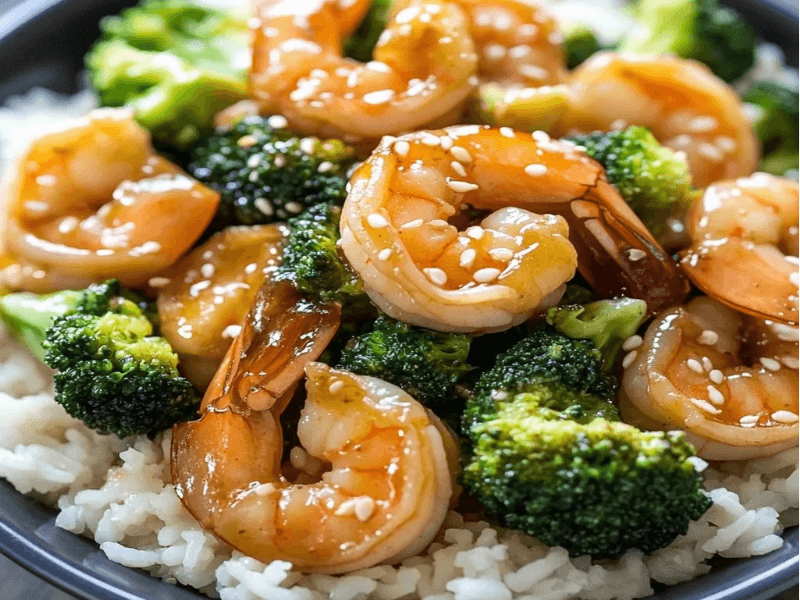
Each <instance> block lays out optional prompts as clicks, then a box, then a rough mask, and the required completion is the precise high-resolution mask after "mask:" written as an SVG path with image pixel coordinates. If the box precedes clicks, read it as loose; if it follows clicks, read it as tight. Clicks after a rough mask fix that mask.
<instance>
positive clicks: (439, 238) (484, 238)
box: [341, 125, 688, 331]
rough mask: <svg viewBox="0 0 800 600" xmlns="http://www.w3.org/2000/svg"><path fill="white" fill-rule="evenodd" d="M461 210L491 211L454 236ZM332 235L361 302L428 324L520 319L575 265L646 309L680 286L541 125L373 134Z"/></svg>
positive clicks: (595, 173) (616, 205) (670, 300)
mask: <svg viewBox="0 0 800 600" xmlns="http://www.w3.org/2000/svg"><path fill="white" fill-rule="evenodd" d="M467 205H469V206H472V207H475V208H478V209H487V210H494V211H495V212H494V213H492V214H490V215H489V216H488V217H486V218H485V219H483V221H482V223H481V224H480V225H472V226H470V227H467V228H466V229H465V230H463V231H459V229H457V228H456V227H455V226H454V225H453V224H451V223H449V222H448V219H451V220H452V221H453V222H454V223H457V222H458V221H457V219H459V218H460V219H464V218H465V217H464V216H463V215H458V213H459V212H460V211H461V210H462V209H463V208H464V207H465V206H467ZM529 211H537V212H540V213H550V214H544V215H540V214H534V213H533V212H529ZM555 215H558V216H555ZM567 224H569V227H568V226H567ZM341 230H342V250H343V251H344V253H345V255H346V257H347V259H348V260H349V261H350V263H351V264H352V266H353V267H354V268H355V269H356V271H357V272H358V273H359V274H360V275H361V277H362V278H363V280H364V286H365V289H366V291H367V293H368V294H369V295H370V297H371V298H372V300H373V301H374V302H375V303H376V304H377V305H378V306H379V307H380V308H381V309H382V310H383V311H385V312H387V313H388V314H389V315H391V316H392V317H394V318H397V319H401V320H403V321H406V322H409V323H413V324H415V325H422V326H425V327H429V328H432V329H439V330H442V331H496V330H502V329H505V328H507V327H510V326H511V325H514V324H516V323H520V322H522V321H524V320H526V319H527V318H529V317H530V316H531V315H532V314H533V313H535V312H536V311H537V310H540V309H542V308H544V307H546V306H549V305H551V304H553V303H554V302H557V301H558V299H559V298H560V296H561V293H562V291H563V284H564V282H566V281H568V280H569V279H571V278H572V276H573V274H574V272H575V268H576V264H577V265H578V266H579V268H580V269H581V273H582V274H583V275H584V276H585V277H586V278H587V279H588V280H589V281H590V283H591V284H592V285H593V286H594V287H595V288H596V289H597V290H598V291H599V292H600V293H602V294H603V295H606V296H612V295H615V294H620V293H625V294H627V295H629V296H634V297H637V298H643V299H645V300H647V301H648V303H649V305H650V307H651V310H660V308H663V307H664V306H669V305H670V304H674V303H675V302H680V301H681V300H682V299H683V298H684V297H685V295H686V293H687V292H688V284H687V282H686V280H685V279H684V278H683V276H682V275H681V274H680V272H679V269H678V268H677V265H675V264H674V263H673V262H672V260H671V259H670V258H669V257H668V256H666V255H665V254H664V252H663V251H662V250H661V249H660V247H659V246H658V244H657V243H656V241H655V240H654V239H653V237H652V236H651V235H650V233H649V232H648V231H647V229H646V228H645V227H644V225H642V223H641V222H640V221H639V219H638V218H637V217H636V216H635V215H634V214H633V212H632V211H631V210H630V208H629V207H628V205H627V204H626V203H625V201H624V200H622V198H621V197H620V196H619V194H618V193H617V192H616V190H615V189H614V188H613V186H611V185H610V184H609V183H608V181H607V180H606V178H605V172H604V171H603V168H602V167H601V166H600V165H599V164H598V163H597V162H595V161H593V160H591V159H590V158H588V157H587V156H586V155H585V154H583V153H582V152H580V151H579V150H577V149H576V147H575V146H574V145H572V144H570V143H567V142H558V141H553V140H551V139H550V138H549V137H548V136H547V134H545V133H543V132H541V131H537V132H535V133H534V134H533V135H530V134H522V133H515V132H513V131H511V130H510V129H507V128H501V129H499V130H498V129H489V128H488V127H480V126H477V125H468V126H459V127H451V128H448V129H445V130H441V131H429V132H419V133H414V134H410V135H406V136H403V137H400V138H396V139H395V138H392V139H384V141H383V142H382V144H381V145H380V146H379V147H378V148H377V150H376V151H375V152H374V153H373V154H372V156H371V157H370V158H369V159H368V160H367V161H365V162H364V163H363V164H362V165H361V166H360V167H359V168H358V170H357V171H356V172H355V173H354V175H353V177H352V179H351V181H350V192H349V194H348V197H347V200H346V201H345V204H344V209H343V211H342V220H341ZM567 236H569V240H571V241H572V243H570V241H569V240H568V239H567ZM573 245H574V247H573ZM576 250H577V253H576Z"/></svg>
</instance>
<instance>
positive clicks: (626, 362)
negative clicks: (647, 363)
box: [622, 350, 638, 369]
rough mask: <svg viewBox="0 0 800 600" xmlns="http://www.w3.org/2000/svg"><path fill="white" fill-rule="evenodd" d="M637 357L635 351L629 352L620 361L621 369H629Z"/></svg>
mask: <svg viewBox="0 0 800 600" xmlns="http://www.w3.org/2000/svg"><path fill="white" fill-rule="evenodd" d="M637 356H638V352H636V350H631V351H630V352H628V353H627V354H626V355H625V358H623V359H622V368H623V369H627V368H628V367H630V366H631V365H632V364H633V361H635V360H636V357H637Z"/></svg>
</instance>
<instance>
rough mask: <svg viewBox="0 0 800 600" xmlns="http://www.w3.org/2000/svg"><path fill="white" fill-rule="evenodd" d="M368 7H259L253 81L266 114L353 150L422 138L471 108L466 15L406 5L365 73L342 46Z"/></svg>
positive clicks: (273, 3) (274, 1) (430, 4)
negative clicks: (369, 142) (422, 132)
mask: <svg viewBox="0 0 800 600" xmlns="http://www.w3.org/2000/svg"><path fill="white" fill-rule="evenodd" d="M368 7H369V1H368V0H355V1H353V2H338V1H337V0H305V1H304V0H266V1H263V2H261V3H260V4H259V7H258V11H257V14H258V18H257V20H256V22H257V25H256V28H255V42H254V47H253V62H252V70H251V77H250V84H251V90H252V95H253V97H254V99H255V100H256V101H257V102H258V103H259V105H260V110H261V112H262V113H273V112H275V113H280V114H281V115H283V116H285V117H286V118H287V119H288V120H289V122H290V124H291V126H292V128H294V129H295V130H297V131H300V132H302V133H305V134H314V135H320V136H325V137H343V138H345V139H346V140H347V141H355V140H357V139H359V138H368V139H378V138H380V137H381V136H382V135H384V134H391V133H399V132H402V131H408V130H412V129H417V128H419V127H420V126H422V125H424V124H425V123H429V122H431V121H434V120H436V119H438V118H439V117H441V116H442V115H445V114H448V113H451V112H452V111H453V109H458V108H459V107H460V106H461V105H463V103H464V102H465V101H466V99H467V96H468V95H469V93H470V92H471V91H472V89H473V87H474V86H475V84H476V83H477V79H476V77H475V74H476V71H477V56H476V54H475V47H474V45H473V43H472V37H471V36H470V34H469V27H468V24H467V19H466V17H465V15H464V12H463V11H462V10H461V9H460V8H459V7H458V6H457V5H455V4H453V3H451V2H443V1H441V0H408V1H407V2H403V3H402V4H401V5H400V6H399V7H398V9H399V10H396V11H395V12H394V14H393V16H392V18H391V20H390V22H389V24H388V25H387V27H386V29H385V30H384V32H383V34H382V35H381V37H380V39H379V41H378V45H377V46H376V48H375V51H374V59H373V60H372V61H370V62H369V63H366V64H362V63H359V62H357V61H354V60H352V59H349V58H344V57H342V42H343V40H344V38H345V37H346V36H347V35H348V34H349V33H350V32H351V31H352V30H354V29H355V28H356V27H357V26H358V24H359V21H360V20H361V18H362V17H363V16H364V14H365V12H366V10H367V9H368Z"/></svg>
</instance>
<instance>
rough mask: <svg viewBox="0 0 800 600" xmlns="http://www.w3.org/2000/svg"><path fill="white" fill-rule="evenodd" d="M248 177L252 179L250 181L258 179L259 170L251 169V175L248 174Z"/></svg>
mask: <svg viewBox="0 0 800 600" xmlns="http://www.w3.org/2000/svg"><path fill="white" fill-rule="evenodd" d="M247 179H249V180H250V183H255V182H256V181H258V171H250V175H248V176H247Z"/></svg>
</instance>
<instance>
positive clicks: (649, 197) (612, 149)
mask: <svg viewBox="0 0 800 600" xmlns="http://www.w3.org/2000/svg"><path fill="white" fill-rule="evenodd" d="M570 139H571V140H572V141H573V142H575V143H576V144H578V145H579V146H582V147H584V148H585V149H586V153H587V154H588V155H589V156H591V157H592V158H594V159H595V160H597V161H598V162H600V163H601V164H602V165H603V167H605V170H606V173H607V174H608V179H609V181H610V182H611V183H612V184H614V186H615V187H616V188H617V190H619V193H620V195H621V196H622V197H623V198H624V199H625V201H626V202H627V203H628V204H629V205H630V207H631V208H632V209H633V211H634V212H635V213H636V214H637V215H638V216H639V218H640V219H642V221H643V222H644V223H645V224H646V225H647V226H648V228H649V229H650V231H652V232H653V233H654V234H655V235H656V237H658V236H659V235H660V234H661V233H662V232H663V231H664V228H665V224H666V220H667V218H668V217H670V216H673V215H679V214H680V213H681V212H682V211H683V210H684V209H686V208H687V207H688V206H689V205H690V204H691V202H692V200H693V199H694V196H695V193H696V192H695V191H694V190H693V189H692V178H691V175H690V174H689V167H688V164H687V162H686V159H685V158H684V157H683V156H681V155H680V154H677V153H675V152H673V151H672V150H670V149H669V148H666V147H665V146H662V145H661V144H659V143H658V140H656V138H655V137H654V136H653V134H652V133H650V131H649V130H648V129H647V128H646V127H641V126H638V125H635V126H631V127H628V128H627V129H623V130H619V131H609V132H600V131H597V132H594V133H590V134H588V135H580V136H575V137H572V138H570Z"/></svg>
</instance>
